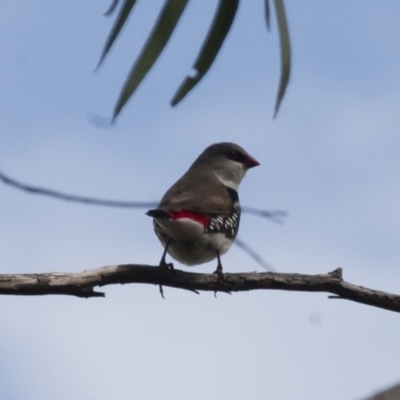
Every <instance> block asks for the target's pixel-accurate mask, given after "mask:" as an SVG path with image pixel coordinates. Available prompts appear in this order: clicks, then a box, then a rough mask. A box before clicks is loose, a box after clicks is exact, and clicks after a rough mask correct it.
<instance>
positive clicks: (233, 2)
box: [171, 0, 239, 106]
mask: <svg viewBox="0 0 400 400" xmlns="http://www.w3.org/2000/svg"><path fill="white" fill-rule="evenodd" d="M238 4H239V0H219V5H218V9H217V11H216V14H215V17H214V20H213V22H212V24H211V27H210V29H209V31H208V34H207V37H206V39H205V41H204V43H203V46H202V48H201V50H200V52H199V55H198V56H197V59H196V62H195V63H194V66H193V69H194V70H195V71H196V75H195V76H194V77H191V76H187V77H186V78H185V80H184V81H183V82H182V84H181V85H180V87H179V88H178V90H177V92H176V93H175V95H174V97H173V99H172V100H171V105H172V106H175V105H176V104H178V103H179V102H180V101H181V100H182V99H183V98H184V97H185V96H186V95H187V94H188V93H189V92H190V91H191V90H192V89H193V88H194V86H196V85H197V83H199V82H200V80H201V79H202V78H203V76H204V75H205V74H206V73H207V71H208V70H209V68H210V67H211V65H212V63H213V62H214V60H215V57H216V56H217V54H218V52H219V50H220V48H221V46H222V44H223V42H224V40H225V37H226V35H227V34H228V32H229V29H230V28H231V26H232V22H233V20H234V18H235V15H236V11H237V8H238Z"/></svg>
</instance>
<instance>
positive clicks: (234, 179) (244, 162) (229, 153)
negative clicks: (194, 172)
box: [190, 142, 260, 190]
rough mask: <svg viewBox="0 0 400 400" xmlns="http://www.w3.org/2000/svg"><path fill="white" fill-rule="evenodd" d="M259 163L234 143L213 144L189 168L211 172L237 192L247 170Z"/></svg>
mask: <svg viewBox="0 0 400 400" xmlns="http://www.w3.org/2000/svg"><path fill="white" fill-rule="evenodd" d="M257 165H260V163H259V162H258V161H257V160H256V159H255V158H253V157H252V156H251V155H250V154H248V153H247V152H246V151H245V150H244V149H242V148H241V147H240V146H238V145H237V144H235V143H228V142H224V143H215V144H212V145H211V146H209V147H207V148H206V149H205V150H204V151H203V152H202V153H201V154H200V155H199V157H197V159H196V161H195V162H194V163H193V164H192V166H191V167H190V168H199V169H202V170H205V171H207V172H212V173H213V174H214V175H215V176H216V177H217V178H218V179H219V180H220V181H221V182H222V183H223V184H224V185H225V186H228V187H230V188H231V189H234V190H237V189H238V187H239V184H240V182H241V181H242V179H243V177H244V175H245V174H246V172H247V170H248V169H249V168H253V167H256V166H257Z"/></svg>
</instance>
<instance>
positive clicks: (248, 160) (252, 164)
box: [244, 156, 260, 168]
mask: <svg viewBox="0 0 400 400" xmlns="http://www.w3.org/2000/svg"><path fill="white" fill-rule="evenodd" d="M244 165H245V166H246V167H247V168H253V167H257V165H260V163H259V162H258V161H257V160H256V159H255V158H253V157H252V156H247V158H246V162H245V164H244Z"/></svg>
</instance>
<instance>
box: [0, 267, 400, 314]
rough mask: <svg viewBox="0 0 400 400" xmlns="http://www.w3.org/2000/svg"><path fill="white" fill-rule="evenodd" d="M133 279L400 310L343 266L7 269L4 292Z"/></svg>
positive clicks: (78, 288) (398, 302)
mask: <svg viewBox="0 0 400 400" xmlns="http://www.w3.org/2000/svg"><path fill="white" fill-rule="evenodd" d="M127 283H146V284H153V285H162V286H169V287H174V288H178V289H186V290H190V291H193V292H196V293H197V292H198V291H212V292H226V293H231V292H241V291H250V290H262V289H264V290H271V289H272V290H289V291H301V292H328V293H332V294H334V295H335V296H334V298H340V299H347V300H351V301H355V302H358V303H362V304H367V305H370V306H374V307H379V308H383V309H385V310H390V311H396V312H400V296H397V295H394V294H389V293H385V292H381V291H378V290H372V289H368V288H364V287H362V286H356V285H353V284H351V283H348V282H345V281H344V280H343V278H342V269H341V268H338V269H336V270H335V271H332V272H330V273H328V274H319V275H304V274H289V273H286V274H281V273H273V272H263V273H256V272H254V273H236V274H229V273H228V274H224V276H223V279H221V278H220V277H219V276H218V275H215V274H199V273H192V272H186V271H181V270H168V269H166V268H158V267H154V266H150V265H136V264H126V265H112V266H108V267H103V268H97V269H93V270H87V271H83V272H79V273H61V272H53V273H44V274H2V275H0V294H8V295H10V294H11V295H31V296H32V295H47V294H59V295H60V294H61V295H71V296H77V297H85V298H89V297H104V296H105V294H104V293H103V292H98V291H95V290H94V288H95V287H97V286H99V287H100V286H106V285H113V284H121V285H122V284H127ZM330 297H332V296H330Z"/></svg>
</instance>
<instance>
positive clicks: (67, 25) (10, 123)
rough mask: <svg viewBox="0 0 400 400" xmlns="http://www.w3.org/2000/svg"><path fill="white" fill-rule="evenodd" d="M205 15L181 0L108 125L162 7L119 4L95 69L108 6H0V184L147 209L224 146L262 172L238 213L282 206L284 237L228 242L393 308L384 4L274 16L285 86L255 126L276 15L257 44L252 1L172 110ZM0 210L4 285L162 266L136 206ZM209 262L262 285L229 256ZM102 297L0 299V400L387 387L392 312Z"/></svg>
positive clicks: (393, 91) (276, 232)
mask: <svg viewBox="0 0 400 400" xmlns="http://www.w3.org/2000/svg"><path fill="white" fill-rule="evenodd" d="M215 3H216V2H214V1H209V0H208V1H192V2H191V4H190V5H189V7H188V8H187V10H186V11H185V14H184V16H183V18H182V20H181V23H180V25H179V27H178V29H177V31H176V32H175V33H174V35H173V37H172V41H171V43H170V45H169V46H168V47H167V49H166V51H165V53H164V54H163V55H162V57H161V58H160V61H159V63H158V64H157V65H156V67H155V68H154V70H153V71H152V72H151V73H150V74H149V76H148V77H147V78H146V79H145V81H144V82H143V84H142V86H141V87H140V88H139V90H138V92H137V94H136V96H135V97H134V98H133V99H132V101H130V103H129V104H128V105H127V106H126V107H125V109H124V110H123V112H122V114H121V115H120V117H119V119H118V120H117V123H116V125H115V126H112V127H110V126H108V124H106V123H104V121H106V120H107V119H109V118H110V117H111V114H112V109H113V106H114V104H115V101H116V99H117V96H118V93H119V90H120V87H121V85H122V83H123V82H124V80H125V77H126V75H127V73H128V71H129V68H130V66H131V64H132V62H133V61H134V59H135V56H136V55H137V54H138V52H139V51H140V47H141V45H142V44H143V42H144V41H145V39H146V35H147V34H148V32H149V29H150V28H151V26H152V24H153V22H154V19H155V18H156V16H157V13H158V11H159V9H160V7H161V5H162V2H161V1H153V2H144V1H139V2H138V4H137V6H136V7H135V10H134V13H133V15H132V17H131V18H130V21H129V25H128V26H127V27H126V29H125V30H124V32H123V36H122V37H121V39H120V40H119V41H118V42H117V43H116V46H115V48H113V49H112V51H111V52H110V55H109V57H108V58H107V59H106V61H105V63H104V65H103V66H102V67H101V68H100V70H99V71H98V72H96V73H93V71H94V69H95V67H96V65H97V62H98V60H99V56H100V53H101V50H102V46H103V44H104V42H105V39H106V37H107V35H108V32H109V30H110V28H111V26H112V23H113V18H104V17H102V13H104V11H105V10H106V9H107V7H108V6H109V2H108V1H97V2H94V1H86V2H50V3H49V2H45V1H43V0H37V1H35V2H26V1H25V2H23V1H20V2H12V1H10V0H5V1H3V2H2V3H1V5H0V20H1V23H0V46H1V48H2V49H3V51H2V54H3V56H2V58H1V59H0V79H1V82H2V85H1V92H0V109H1V110H2V113H1V114H2V116H1V118H0V139H1V146H0V160H1V162H0V170H1V171H2V172H4V173H6V174H9V175H11V176H13V177H14V178H16V179H20V180H22V181H24V182H29V183H32V184H36V185H40V186H44V187H50V188H53V189H56V190H62V191H66V192H69V193H75V194H80V195H87V196H93V197H94V196H96V197H103V198H111V199H120V200H143V201H147V200H155V201H156V200H158V199H159V198H160V197H161V196H162V195H163V193H164V192H165V190H166V189H167V188H168V187H169V186H170V185H171V184H172V183H173V182H174V181H175V180H176V179H177V178H179V177H180V175H181V174H182V173H183V172H184V171H185V170H186V169H187V167H188V166H189V165H190V163H191V162H192V161H193V160H194V158H195V157H197V155H198V154H199V153H200V152H201V151H202V150H203V148H205V147H206V146H207V145H209V144H211V143H214V142H218V141H233V142H237V143H238V144H240V145H241V146H243V147H244V148H245V149H246V150H247V151H248V152H249V153H250V154H252V155H253V156H254V157H255V158H257V159H258V160H259V161H260V162H261V166H260V167H258V168H255V169H254V170H251V171H250V172H249V173H248V175H247V176H246V179H245V180H244V182H243V183H242V185H241V188H240V197H241V202H242V204H243V205H247V206H252V207H258V208H266V209H283V210H287V211H288V212H289V216H288V218H287V220H286V222H285V224H284V225H283V226H280V225H277V224H273V223H270V222H268V221H264V220H261V219H258V218H256V217H253V216H250V215H244V216H243V218H242V221H241V227H240V233H239V235H240V237H241V238H242V239H243V240H245V241H246V242H248V243H249V244H251V245H252V246H253V247H254V248H255V249H256V250H257V251H258V252H259V253H260V254H261V255H262V256H263V257H264V258H265V259H266V260H267V261H268V262H269V263H270V264H271V265H273V266H274V268H276V269H277V270H278V271H281V272H300V273H310V274H314V273H326V272H329V271H332V270H333V269H335V268H338V267H342V268H343V270H344V277H345V279H346V280H348V281H350V282H352V283H355V284H360V285H363V286H367V287H371V288H375V289H380V290H384V291H388V292H392V293H397V294H399V293H400V284H399V282H400V272H399V265H400V248H399V244H398V243H399V228H398V227H399V226H400V213H399V211H398V205H399V202H400V186H399V176H400V157H399V152H400V135H399V132H400V113H399V99H400V74H399V72H398V65H399V61H400V46H399V43H398V37H399V35H400V27H399V25H398V15H399V13H400V4H399V3H398V2H396V1H386V2H363V1H361V0H358V1H352V2H348V1H344V0H340V1H324V2H320V1H309V2H306V3H304V2H301V3H300V2H296V1H294V0H290V1H289V0H286V2H285V4H286V8H287V13H288V18H289V23H290V32H291V37H292V46H293V74H292V79H291V83H290V86H289V89H288V91H287V95H286V98H285V99H284V102H283V105H282V107H281V111H280V113H279V115H278V118H277V119H275V120H272V114H273V107H274V102H275V94H276V90H277V84H278V78H279V51H278V37H277V34H276V24H275V21H274V20H273V23H272V32H271V33H270V34H267V33H266V29H265V22H264V18H263V7H262V5H263V1H261V0H260V1H247V2H242V3H243V4H241V5H240V8H239V12H238V17H237V20H236V21H235V24H234V26H233V29H232V32H231V34H230V35H229V37H228V39H227V41H226V43H225V45H224V47H223V49H222V52H221V54H220V55H219V57H218V59H217V62H216V64H215V65H214V66H213V67H212V69H211V70H210V73H209V74H208V76H206V78H205V79H204V80H203V81H202V82H201V84H200V86H199V87H197V88H196V89H195V90H194V92H193V93H191V94H190V95H189V96H188V97H187V98H186V99H185V100H184V101H183V103H182V104H180V105H179V106H178V107H176V108H175V109H171V108H170V107H169V104H168V103H169V100H170V99H171V98H172V96H173V94H174V92H175V90H176V88H177V87H178V85H179V84H180V83H181V81H182V80H183V78H184V77H185V76H186V74H187V73H188V72H189V71H190V69H191V66H192V64H193V62H194V60H195V57H196V55H197V51H198V49H199V47H200V46H201V43H202V40H203V38H204V35H205V32H206V31H207V28H208V26H209V23H210V21H211V18H212V15H213V12H214V8H215ZM0 197H1V204H2V207H1V208H0V221H1V224H0V244H1V252H0V268H1V273H34V272H49V271H66V272H67V271H71V272H73V271H81V270H84V269H91V268H97V267H100V266H105V265H111V264H118V263H149V264H154V265H155V264H157V263H158V261H159V259H160V257H161V253H162V249H161V246H160V244H159V242H158V240H157V238H156V236H155V235H154V233H153V230H152V223H151V220H150V218H148V217H147V216H146V215H145V214H144V210H122V209H121V210H120V209H107V208H102V207H89V206H85V205H77V204H69V203H63V202H59V201H56V200H52V199H46V198H43V197H35V196H29V195H27V194H24V193H22V192H18V191H16V190H14V189H11V188H9V187H6V186H4V185H0ZM176 265H177V266H178V264H176ZM223 265H224V269H225V271H226V272H239V271H247V272H249V271H254V270H260V267H259V266H258V265H257V264H255V262H254V261H253V260H251V259H250V258H249V257H248V256H247V255H246V254H245V253H243V252H242V251H241V250H240V249H238V248H237V247H235V248H232V250H230V252H229V253H228V254H227V255H226V256H224V258H223ZM180 267H181V266H180ZM183 268H184V267H183ZM214 268H215V265H214V264H213V263H209V264H206V265H203V266H199V267H196V268H195V269H194V270H195V271H198V272H211V271H213V270H214ZM104 290H105V292H106V293H107V296H106V299H91V300H82V299H75V298H68V297H61V296H59V297H56V296H55V297H43V298H39V297H37V298H36V297H33V298H31V297H6V296H3V297H2V298H1V302H2V307H0V318H1V320H2V329H1V330H0V389H1V392H2V396H3V397H4V398H6V399H10V400H19V399H29V400H47V399H49V400H50V399H54V398H56V399H58V400H64V399H71V398H79V399H84V400H86V399H88V400H92V399H93V400H94V399H96V400H103V399H109V398H118V399H120V400H124V399H131V398H146V399H159V398H161V397H162V398H163V399H165V400H169V399H184V398H187V397H188V393H190V397H191V398H192V399H204V398H210V399H214V398H215V399H221V398H227V399H232V400H233V399H243V398H246V399H259V398H263V397H265V396H268V397H269V398H272V399H277V400H314V399H315V400H318V399H321V398H324V399H325V400H335V399H338V398H340V399H347V400H353V399H354V400H357V399H361V398H362V397H363V396H367V395H369V394H371V393H373V392H374V391H377V390H379V389H382V388H384V387H386V386H388V385H391V384H393V383H395V382H397V381H399V380H400V373H399V362H398V360H399V356H398V355H399V352H400V341H399V339H398V338H399V332H400V319H399V316H398V315H397V314H395V313H391V312H388V311H384V310H379V309H375V308H372V307H367V306H363V305H359V304H355V303H351V302H347V301H344V300H343V301H342V300H328V298H327V295H326V294H312V293H290V292H272V291H264V292H257V293H255V292H254V293H238V294H234V295H232V296H228V295H224V294H219V295H218V296H217V299H215V298H214V296H213V294H212V293H202V294H201V295H200V296H196V295H193V294H192V293H188V292H184V291H180V290H175V289H169V288H165V296H166V299H165V300H162V299H161V297H160V295H159V292H158V288H157V287H153V286H145V285H126V286H123V287H122V286H121V287H119V286H115V287H106V288H104Z"/></svg>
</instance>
